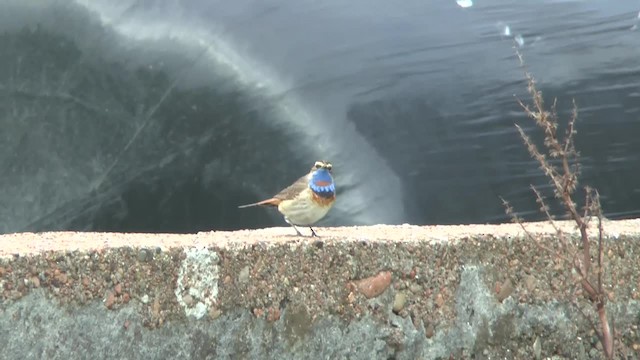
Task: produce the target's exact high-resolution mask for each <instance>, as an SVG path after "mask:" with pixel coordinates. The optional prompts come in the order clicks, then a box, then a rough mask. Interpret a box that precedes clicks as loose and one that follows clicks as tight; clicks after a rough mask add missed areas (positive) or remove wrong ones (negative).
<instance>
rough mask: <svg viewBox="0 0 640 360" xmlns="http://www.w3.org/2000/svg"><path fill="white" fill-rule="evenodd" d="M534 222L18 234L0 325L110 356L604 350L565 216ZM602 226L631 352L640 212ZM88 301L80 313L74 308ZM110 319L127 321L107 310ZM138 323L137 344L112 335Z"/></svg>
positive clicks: (15, 347) (54, 349) (2, 263)
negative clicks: (570, 250)
mask: <svg viewBox="0 0 640 360" xmlns="http://www.w3.org/2000/svg"><path fill="white" fill-rule="evenodd" d="M593 223H595V222H593ZM525 226H526V228H527V231H528V232H529V234H530V235H532V236H533V237H534V238H535V239H536V240H532V239H531V238H529V237H528V236H525V233H524V231H523V230H522V228H521V227H520V226H519V225H517V224H505V225H468V226H467V225H461V226H411V225H399V226H387V225H378V226H366V227H343V228H315V230H316V232H317V233H318V234H319V235H320V238H311V237H299V236H295V235H294V234H295V231H294V230H293V229H292V228H269V229H260V230H245V231H234V232H202V233H198V234H189V235H170V234H116V233H75V232H59V233H41V234H32V233H21V234H7V235H3V236H0V331H3V332H5V331H8V334H10V335H9V336H6V337H4V338H2V337H0V348H3V349H8V350H7V351H8V352H11V353H12V354H13V355H15V356H20V357H21V358H38V357H41V356H43V354H45V355H47V357H51V358H56V357H60V358H67V357H68V356H71V357H70V358H78V357H73V352H72V351H71V350H73V347H70V349H71V350H69V351H71V352H65V351H64V350H60V349H61V348H60V344H59V343H60V341H63V340H61V339H68V338H70V337H71V338H74V339H75V338H80V339H82V338H85V337H89V339H90V340H89V339H85V340H86V342H87V343H90V344H91V346H89V345H86V346H87V349H86V351H88V352H90V353H91V352H93V353H94V354H96V355H100V357H104V358H118V356H124V357H127V358H145V356H146V355H145V353H144V352H143V349H147V350H148V351H151V350H149V349H148V348H147V347H153V349H154V350H153V351H160V350H158V349H159V348H158V346H160V348H163V349H164V350H162V351H160V352H158V357H159V358H164V357H163V356H167V358H169V357H170V356H181V354H183V355H184V354H191V355H187V356H185V357H186V358H207V356H209V358H255V356H258V357H260V358H274V359H275V358H278V359H280V358H351V359H359V358H362V359H370V358H385V359H386V358H395V359H403V358H406V359H413V358H424V359H438V358H449V356H453V358H462V357H466V358H469V357H475V358H494V357H501V358H526V359H529V358H541V357H543V356H554V355H555V356H559V357H560V358H585V359H598V358H600V357H599V356H600V355H599V354H600V352H599V350H598V346H599V345H598V341H597V336H596V334H595V333H594V332H593V330H592V329H591V328H590V327H589V326H588V324H587V323H586V321H585V318H584V317H583V316H581V315H580V313H579V312H578V309H580V310H582V311H583V312H585V314H586V315H587V316H588V317H589V316H593V314H592V311H591V308H590V306H589V304H588V303H587V302H586V301H584V300H582V299H583V297H582V295H581V290H580V287H579V286H577V284H578V280H579V279H578V278H577V276H576V274H575V272H572V271H571V270H570V266H567V263H566V261H563V259H562V256H560V255H561V253H560V252H559V251H560V248H559V247H558V244H559V242H558V241H557V238H556V237H555V230H554V229H553V227H551V226H550V225H549V224H547V223H528V224H526V225H525ZM559 226H560V227H561V228H562V229H563V230H564V231H566V232H567V234H569V235H571V234H573V235H575V234H577V232H576V231H575V228H574V226H573V225H572V224H571V223H568V222H560V223H559ZM604 228H605V238H606V242H607V247H606V251H605V264H606V265H607V268H606V269H605V271H606V273H605V276H604V281H605V284H606V286H605V289H606V291H607V294H608V296H609V298H610V299H611V301H610V302H609V310H610V313H611V314H613V316H615V317H616V328H617V329H618V330H619V331H620V334H619V339H620V344H621V345H620V349H621V350H620V351H623V350H624V351H625V354H626V355H627V358H636V357H634V356H637V352H636V351H640V332H639V330H638V326H639V325H640V304H639V303H638V300H639V299H640V270H639V266H638V255H639V254H640V241H639V239H640V220H625V221H606V222H605V224H604ZM301 230H302V229H301ZM306 230H307V232H308V229H306ZM594 230H595V228H592V229H591V233H592V234H597V232H596V231H594ZM303 232H304V230H303ZM536 241H540V244H543V245H544V247H546V248H548V249H551V250H552V251H545V250H542V247H541V246H538V245H536ZM576 299H577V301H576ZM572 303H577V306H574V305H571V304H572ZM36 309H37V310H36ZM77 313H83V314H85V317H84V318H82V319H84V320H71V319H75V318H73V316H72V315H71V314H77ZM16 314H18V315H16ZM65 314H66V315H65ZM16 318H17V319H19V321H18V322H16ZM53 318H55V319H57V320H56V321H55V322H54V321H51V322H50V323H47V325H44V328H43V325H42V323H43V320H42V319H53ZM65 321H69V322H70V323H68V324H67V323H65ZM114 321H115V322H116V323H117V324H118V326H117V327H116V328H119V329H120V330H118V331H115V330H113V328H111V327H104V326H101V325H100V324H104V322H108V323H109V324H112V323H113V322H114ZM78 322H79V323H78ZM34 323H37V324H38V326H36V327H35V328H38V329H41V330H40V332H38V331H35V330H34V329H35V328H34ZM64 324H67V325H64ZM69 324H71V325H69ZM74 324H75V325H77V326H73V325H74ZM21 327H22V328H21ZM17 328H20V329H21V330H20V331H17V330H16V329H17ZM79 328H82V329H83V330H82V331H81V332H78V330H77V329H79ZM123 329H124V330H123ZM128 329H135V331H134V330H131V331H129V330H128ZM231 329H236V330H233V331H238V333H237V334H236V335H237V336H235V337H229V335H228V333H229V332H230V331H231V332H233V331H232V330H231ZM196 330H197V331H196ZM43 331H44V333H43ZM185 331H186V332H188V333H190V334H191V333H192V332H193V331H196V332H197V333H198V334H199V335H198V337H195V338H194V337H189V338H183V336H185V335H184V332H185ZM25 333H27V334H31V333H33V334H35V335H33V338H31V337H28V336H27V337H24V334H25ZM52 334H62V335H59V336H58V337H56V336H53V335H52ZM241 334H244V335H242V336H241ZM247 334H248V335H247ZM45 335H46V336H45ZM52 336H53V337H52ZM128 336H133V339H137V341H138V344H137V345H136V342H133V343H131V344H129V343H127V344H128V345H127V346H124V345H123V346H122V349H121V352H118V351H114V349H113V348H110V347H109V346H108V345H109V344H112V343H114V342H122V341H124V340H123V339H129V338H128ZM43 337H44V338H46V339H48V342H47V341H45V343H44V344H45V345H38V346H41V347H42V350H41V351H40V352H38V353H36V354H34V356H33V357H30V356H26V355H25V351H26V352H28V351H30V350H28V349H32V348H33V347H34V346H36V344H40V342H41V341H43ZM123 337H124V338H123ZM129 340H131V339H129ZM129 340H127V341H129ZM64 341H67V340H64ZM80 343H81V344H80V345H77V346H81V347H83V346H85V345H82V344H85V343H84V342H82V341H81V342H80ZM212 343H215V344H216V345H215V346H213V345H211V344H212ZM99 344H103V345H104V352H102V350H99V349H102V348H101V347H100V346H98V345H99ZM159 344H164V345H162V346H161V345H159ZM176 344H180V345H176ZM365 345H366V346H365ZM74 346H76V345H74ZM136 346H138V347H136ZM163 346H164V347H166V348H164V347H163ZM363 346H364V348H363ZM70 354H71V355H70ZM136 354H137V355H136ZM147 354H148V353H147ZM193 354H197V356H196V355H193ZM223 354H226V355H224V356H223ZM49 355H52V356H49ZM532 356H533V357H532ZM120 358H122V357H120Z"/></svg>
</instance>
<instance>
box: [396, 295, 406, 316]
mask: <svg viewBox="0 0 640 360" xmlns="http://www.w3.org/2000/svg"><path fill="white" fill-rule="evenodd" d="M406 302H407V295H406V294H405V293H403V292H399V293H396V296H395V298H394V299H393V312H394V313H396V314H398V313H399V312H400V311H401V310H402V309H404V305H405V303H406Z"/></svg>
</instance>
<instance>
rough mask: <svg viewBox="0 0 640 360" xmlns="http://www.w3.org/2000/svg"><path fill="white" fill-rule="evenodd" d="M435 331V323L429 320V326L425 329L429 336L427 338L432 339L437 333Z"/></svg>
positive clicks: (426, 334) (425, 333)
mask: <svg viewBox="0 0 640 360" xmlns="http://www.w3.org/2000/svg"><path fill="white" fill-rule="evenodd" d="M435 332H436V329H435V328H434V327H433V324H432V323H431V322H429V323H428V324H427V327H426V328H425V329H424V335H425V336H426V337H427V339H431V338H432V337H433V335H434V334H435Z"/></svg>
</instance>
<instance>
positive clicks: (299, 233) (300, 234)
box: [291, 224, 304, 236]
mask: <svg viewBox="0 0 640 360" xmlns="http://www.w3.org/2000/svg"><path fill="white" fill-rule="evenodd" d="M291 226H293V228H294V229H296V232H297V233H298V236H304V235H302V233H301V232H300V230H298V228H297V227H296V226H295V225H293V224H291Z"/></svg>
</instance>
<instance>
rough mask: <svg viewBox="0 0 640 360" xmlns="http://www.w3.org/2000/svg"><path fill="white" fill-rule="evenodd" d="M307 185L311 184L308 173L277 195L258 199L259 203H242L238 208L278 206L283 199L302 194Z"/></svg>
mask: <svg viewBox="0 0 640 360" xmlns="http://www.w3.org/2000/svg"><path fill="white" fill-rule="evenodd" d="M307 186H309V185H308V179H307V175H305V176H303V177H301V178H300V179H298V180H297V181H296V182H294V183H293V184H291V186H289V187H287V188H285V189H284V190H282V191H280V192H279V193H278V194H277V195H275V196H274V197H272V198H271V199H266V200H262V201H258V202H257V203H253V204H247V205H241V206H238V208H240V209H242V208H247V207H251V206H258V205H266V206H278V205H280V202H282V200H291V199H293V198H295V197H296V196H298V194H300V193H301V192H302V191H303V190H305V189H306V188H307Z"/></svg>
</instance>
